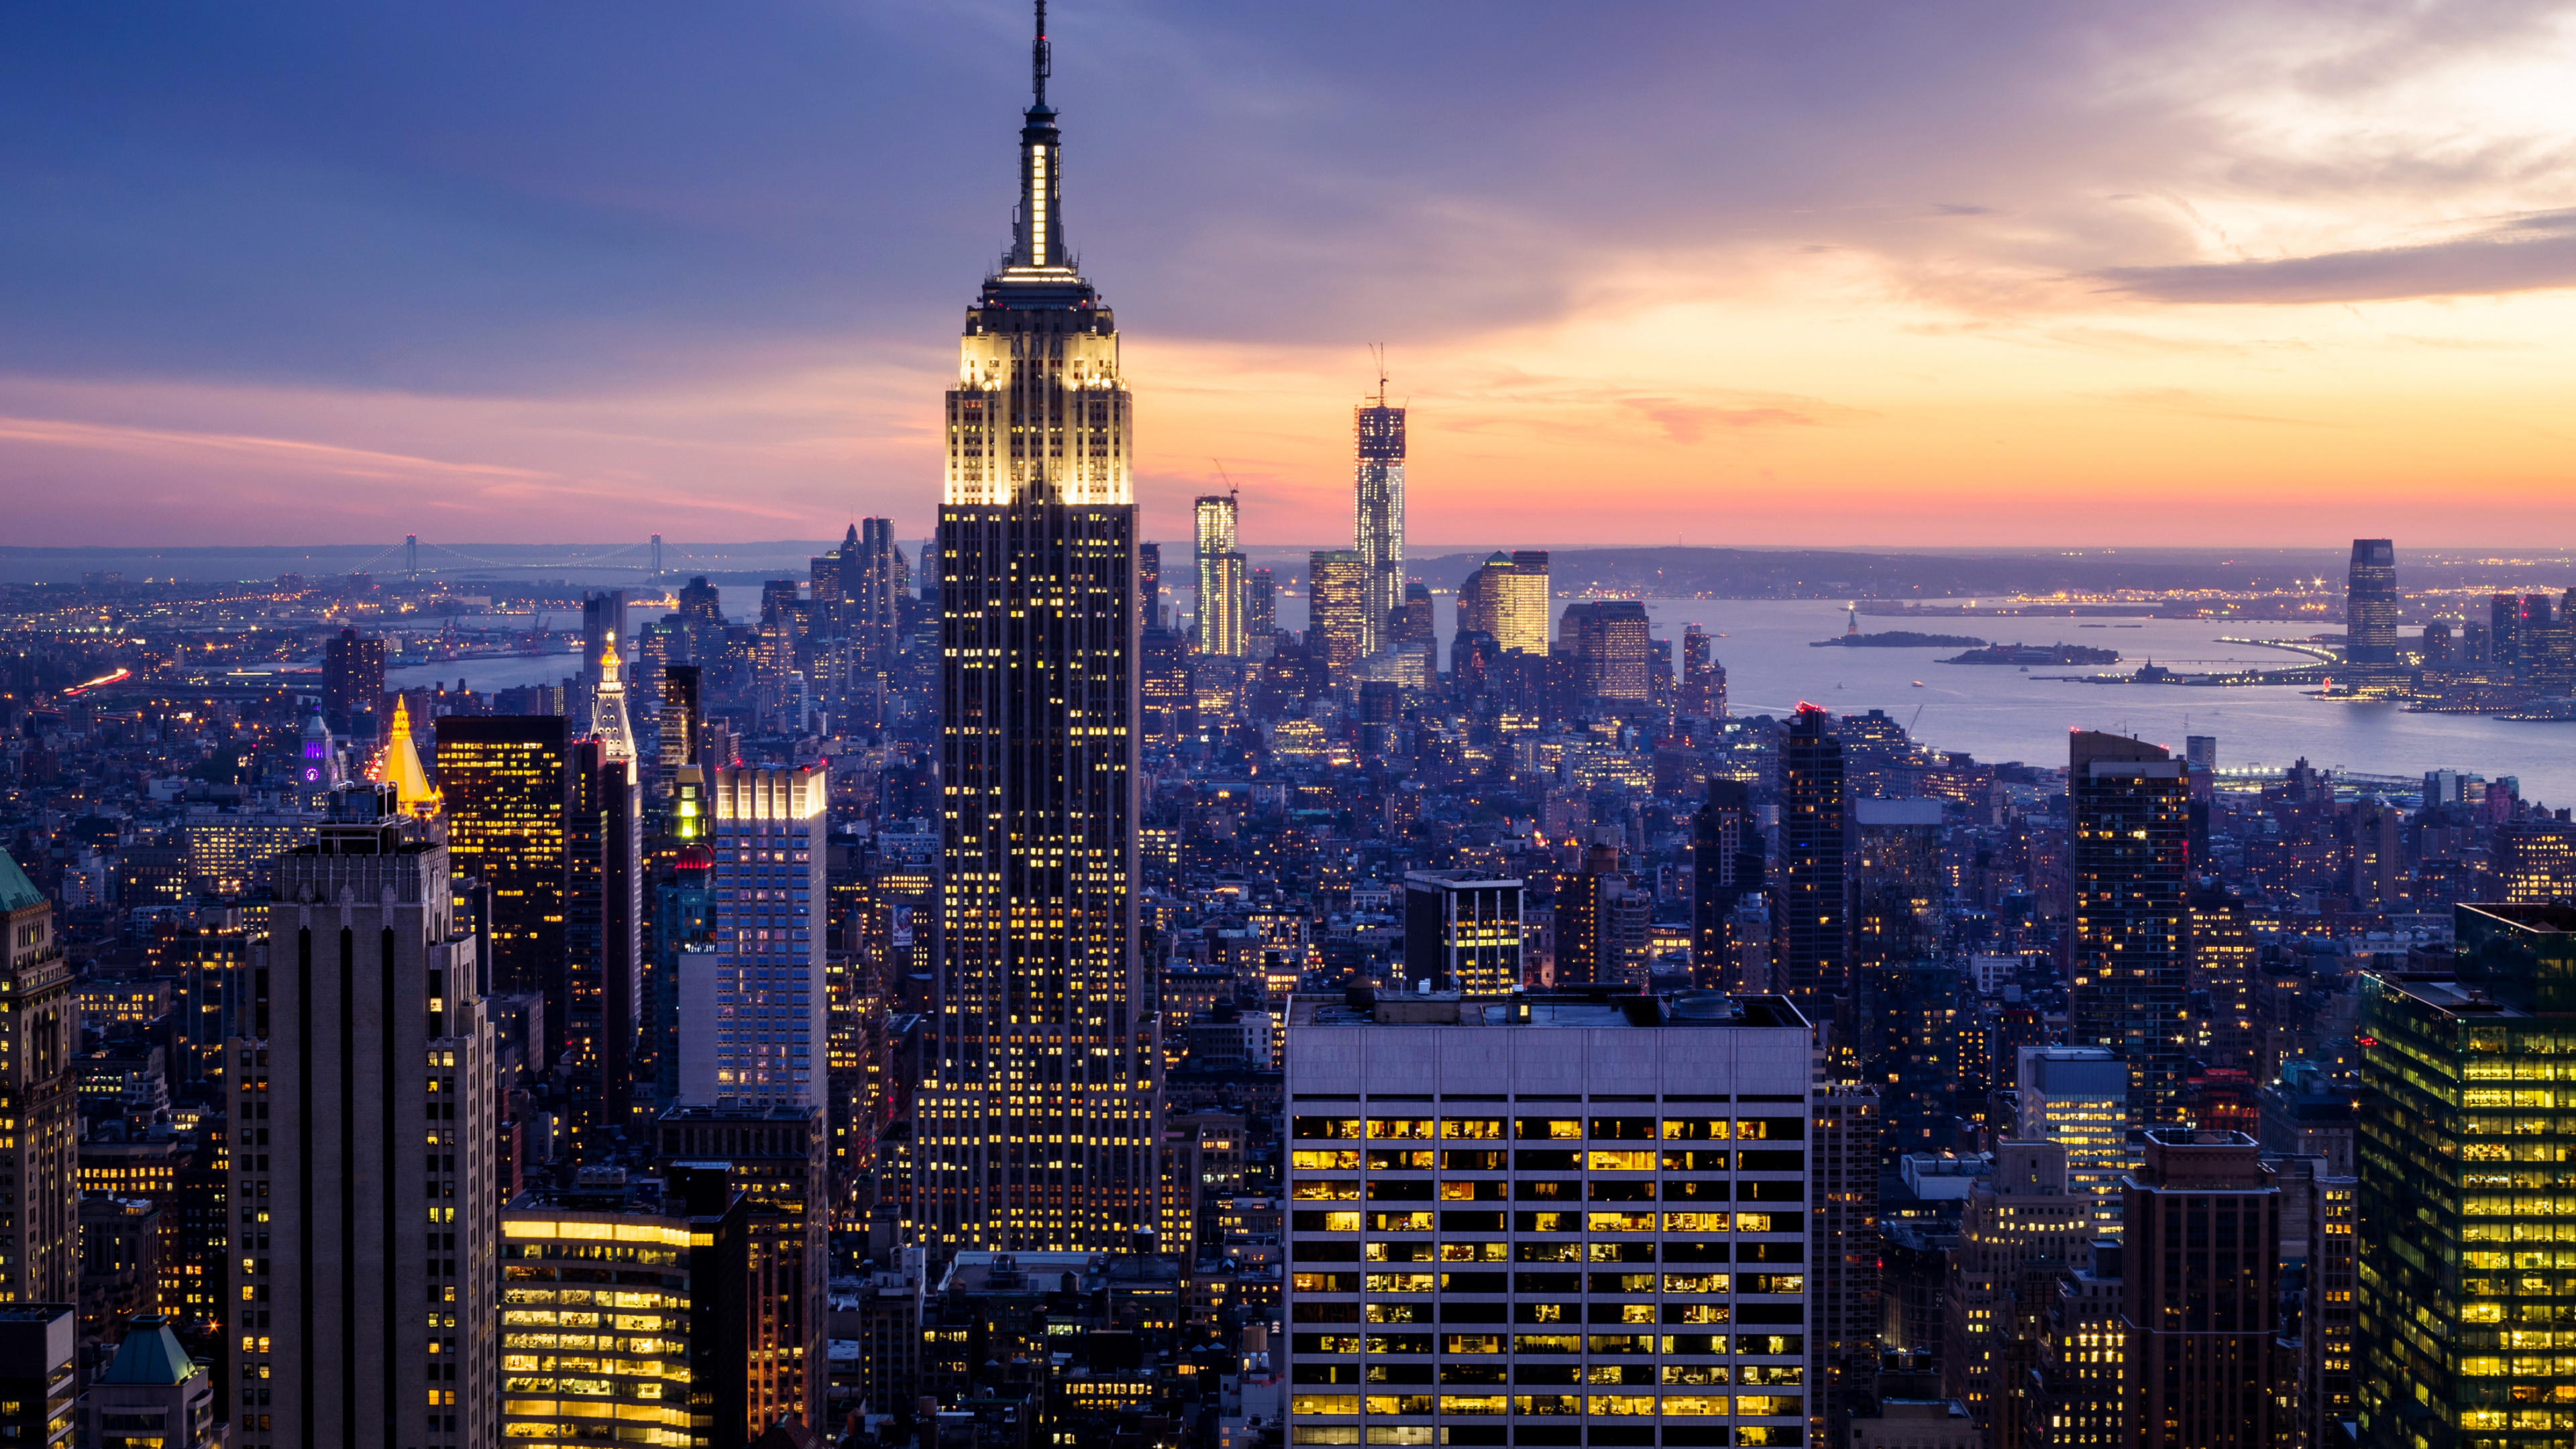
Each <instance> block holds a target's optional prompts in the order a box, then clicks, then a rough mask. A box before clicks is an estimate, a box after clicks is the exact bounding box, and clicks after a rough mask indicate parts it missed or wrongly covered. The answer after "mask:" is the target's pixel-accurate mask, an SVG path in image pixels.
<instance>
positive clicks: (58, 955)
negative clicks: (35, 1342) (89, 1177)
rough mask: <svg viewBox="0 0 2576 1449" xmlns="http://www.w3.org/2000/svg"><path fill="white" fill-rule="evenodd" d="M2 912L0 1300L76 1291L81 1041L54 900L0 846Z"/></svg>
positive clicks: (50, 1298) (66, 1297)
mask: <svg viewBox="0 0 2576 1449" xmlns="http://www.w3.org/2000/svg"><path fill="white" fill-rule="evenodd" d="M0 919H5V920H6V921H7V923H8V931H9V938H8V943H7V944H8V954H7V956H6V957H4V958H0V960H6V962H7V963H8V967H9V975H8V977H7V979H6V980H5V981H0V1114H5V1115H6V1117H7V1119H8V1120H9V1121H10V1122H12V1123H14V1124H16V1125H15V1127H14V1128H13V1129H12V1130H11V1131H10V1132H9V1133H8V1134H7V1136H6V1138H5V1139H0V1201H6V1202H8V1203H9V1204H10V1205H11V1209H10V1213H9V1215H8V1217H7V1219H6V1220H5V1221H0V1302H6V1303H70V1302H73V1301H75V1300H77V1299H78V1298H79V1297H80V1217H79V1211H80V1209H79V1201H80V1189H79V1185H78V1179H77V1177H76V1176H75V1174H74V1173H73V1171H72V1169H73V1165H74V1163H75V1161H76V1160H77V1159H76V1152H77V1149H76V1148H75V1147H74V1145H73V1142H72V1130H73V1127H74V1111H73V1108H74V1103H73V1101H72V1057H73V1055H74V1054H75V1053H76V1052H78V1051H79V1049H80V1021H79V1011H78V1009H77V1008H76V1007H75V1006H74V1005H73V1004H72V999H71V968H70V966H69V964H68V963H66V962H65V961H64V959H63V952H62V948H61V947H60V946H58V945H56V944H55V941H54V905H53V902H51V901H49V900H47V899H45V895H44V892H42V891H39V890H37V889H36V887H35V884H34V882H32V881H30V880H28V879H27V876H26V873H25V872H24V871H21V870H20V869H18V863H17V862H16V861H14V860H11V859H10V858H9V856H8V854H7V853H6V852H0Z"/></svg>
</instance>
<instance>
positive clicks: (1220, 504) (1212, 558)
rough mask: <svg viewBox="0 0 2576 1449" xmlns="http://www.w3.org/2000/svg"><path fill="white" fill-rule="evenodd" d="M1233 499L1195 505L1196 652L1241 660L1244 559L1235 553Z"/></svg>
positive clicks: (1221, 497)
mask: <svg viewBox="0 0 2576 1449" xmlns="http://www.w3.org/2000/svg"><path fill="white" fill-rule="evenodd" d="M1235 522H1236V514H1235V502H1234V495H1233V494H1231V493H1226V494H1210V495H1209V496H1207V497H1204V498H1201V499H1200V500H1199V501H1198V508H1197V524H1198V539H1197V542H1198V548H1197V557H1198V614H1199V652H1200V653H1201V654H1213V655H1217V656H1219V657H1220V658H1225V659H1240V658H1242V657H1243V640H1244V628H1243V584H1244V567H1243V555H1242V554H1239V553H1237V552H1235V548H1234V545H1235Z"/></svg>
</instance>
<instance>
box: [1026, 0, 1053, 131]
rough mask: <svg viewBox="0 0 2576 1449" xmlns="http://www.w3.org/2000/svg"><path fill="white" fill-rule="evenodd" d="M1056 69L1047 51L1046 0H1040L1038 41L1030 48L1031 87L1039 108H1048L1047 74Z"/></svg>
mask: <svg viewBox="0 0 2576 1449" xmlns="http://www.w3.org/2000/svg"><path fill="white" fill-rule="evenodd" d="M1052 69H1054V67H1053V65H1052V57H1051V56H1050V54H1049V53H1048V51H1047V38H1046V0H1038V42H1037V44H1036V45H1034V46H1031V47H1030V48H1029V89H1030V91H1031V92H1032V93H1034V94H1035V96H1036V97H1037V109H1039V110H1044V109H1046V83H1047V74H1048V72H1049V71H1051V70H1052Z"/></svg>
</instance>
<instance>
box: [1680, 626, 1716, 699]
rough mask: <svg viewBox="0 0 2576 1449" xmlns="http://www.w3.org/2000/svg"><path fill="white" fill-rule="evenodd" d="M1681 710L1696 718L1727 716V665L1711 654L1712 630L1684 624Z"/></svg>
mask: <svg viewBox="0 0 2576 1449" xmlns="http://www.w3.org/2000/svg"><path fill="white" fill-rule="evenodd" d="M1676 702H1677V703H1678V704H1679V706H1680V709H1681V713H1682V714H1684V715H1686V716H1688V717H1689V718H1692V719H1724V718H1726V666H1725V665H1723V664H1720V663H1718V662H1717V660H1716V659H1714V658H1712V657H1710V654H1709V646H1708V631H1707V630H1705V629H1703V628H1701V627H1700V626H1699V625H1697V624H1684V625H1683V626H1682V673H1681V689H1680V695H1679V699H1678V700H1677V701H1676Z"/></svg>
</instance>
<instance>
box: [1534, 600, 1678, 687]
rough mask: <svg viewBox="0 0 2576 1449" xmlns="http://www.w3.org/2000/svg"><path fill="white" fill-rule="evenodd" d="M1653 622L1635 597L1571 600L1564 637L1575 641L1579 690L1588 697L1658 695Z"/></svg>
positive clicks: (1644, 607)
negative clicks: (1584, 600) (1652, 644)
mask: <svg viewBox="0 0 2576 1449" xmlns="http://www.w3.org/2000/svg"><path fill="white" fill-rule="evenodd" d="M1652 627H1653V626H1652V625H1651V624H1650V623H1649V621H1648V620H1647V618H1646V606H1645V605H1644V604H1642V603H1639V602H1638V601H1637V600H1635V599H1601V600H1596V601H1591V602H1586V603H1579V604H1568V605H1566V606H1565V619H1564V623H1563V627H1562V628H1561V629H1560V630H1559V631H1558V637H1559V638H1560V639H1563V640H1564V641H1565V642H1567V643H1568V644H1571V645H1572V646H1573V647H1574V669H1575V680H1576V684H1575V688H1576V691H1577V692H1578V693H1579V694H1580V695H1581V696H1582V697H1583V698H1584V699H1587V700H1602V701H1634V700H1646V699H1652V698H1654V694H1655V690H1654V682H1655V676H1656V673H1657V672H1658V671H1657V668H1656V667H1655V666H1654V665H1653V652H1652V648H1651V645H1650V643H1649V641H1648V638H1647V635H1648V634H1649V633H1650V632H1651V630H1652Z"/></svg>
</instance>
